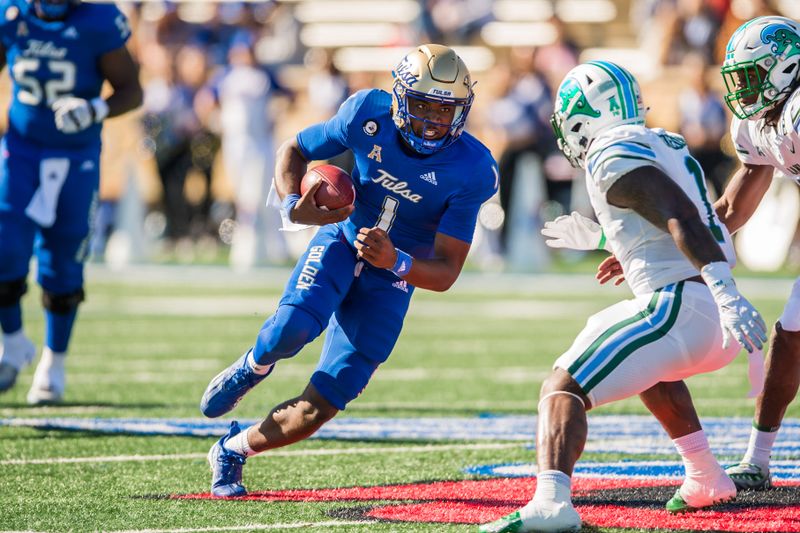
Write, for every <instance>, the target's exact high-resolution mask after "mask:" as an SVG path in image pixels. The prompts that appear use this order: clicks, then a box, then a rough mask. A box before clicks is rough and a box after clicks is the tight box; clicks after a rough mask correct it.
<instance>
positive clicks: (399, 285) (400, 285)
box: [392, 279, 408, 292]
mask: <svg viewBox="0 0 800 533" xmlns="http://www.w3.org/2000/svg"><path fill="white" fill-rule="evenodd" d="M392 287H394V288H395V289H400V290H401V291H403V292H408V282H407V281H406V280H404V279H401V280H400V281H395V282H394V283H392Z"/></svg>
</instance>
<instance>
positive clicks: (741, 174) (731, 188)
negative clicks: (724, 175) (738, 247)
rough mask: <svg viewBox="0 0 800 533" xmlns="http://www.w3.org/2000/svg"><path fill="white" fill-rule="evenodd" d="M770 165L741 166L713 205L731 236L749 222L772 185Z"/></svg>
mask: <svg viewBox="0 0 800 533" xmlns="http://www.w3.org/2000/svg"><path fill="white" fill-rule="evenodd" d="M774 171H775V169H774V168H773V167H771V166H770V165H749V164H746V163H745V164H743V165H742V166H741V167H740V168H739V169H738V170H737V171H736V172H735V173H734V174H733V176H732V177H731V180H730V181H729V182H728V185H727V186H726V187H725V192H723V193H722V197H720V199H719V200H717V201H716V202H715V203H714V210H715V211H716V212H717V216H718V217H719V219H720V221H721V222H722V223H723V224H725V226H726V227H727V228H728V231H729V232H730V233H731V234H733V233H735V232H737V231H739V229H740V228H741V227H742V226H744V225H745V223H747V221H748V220H750V217H751V216H753V213H754V212H755V210H756V208H757V207H758V204H759V203H760V202H761V199H762V198H763V197H764V195H765V194H766V192H767V189H769V186H770V183H772V175H773V173H774Z"/></svg>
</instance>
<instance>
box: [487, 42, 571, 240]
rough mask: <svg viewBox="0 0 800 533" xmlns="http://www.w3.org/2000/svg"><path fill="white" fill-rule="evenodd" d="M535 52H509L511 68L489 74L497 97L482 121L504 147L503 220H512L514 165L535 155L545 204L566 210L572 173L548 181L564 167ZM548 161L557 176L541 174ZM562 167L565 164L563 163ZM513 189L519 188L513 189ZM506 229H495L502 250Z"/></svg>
mask: <svg viewBox="0 0 800 533" xmlns="http://www.w3.org/2000/svg"><path fill="white" fill-rule="evenodd" d="M533 57H534V52H533V50H532V49H529V48H517V49H514V50H512V58H513V59H512V61H513V64H514V67H513V68H512V67H511V66H509V65H505V64H499V65H497V66H495V68H494V69H493V70H492V80H493V81H494V83H496V84H497V86H496V87H495V90H496V91H497V97H496V99H494V100H493V101H491V102H490V103H489V105H488V108H487V121H488V124H489V127H490V128H491V129H492V133H493V135H497V136H499V137H500V139H501V140H502V142H503V145H504V149H503V151H502V153H501V154H500V157H499V158H498V171H499V174H500V191H499V194H500V206H501V207H502V208H503V211H504V212H505V213H506V216H505V220H506V222H509V221H511V220H513V217H512V215H511V205H512V201H511V199H512V196H513V194H514V189H515V180H516V179H517V176H518V163H519V161H520V159H521V158H522V156H524V155H525V154H529V153H533V154H536V156H537V157H538V159H539V160H540V162H541V163H542V169H543V174H544V175H543V177H544V178H545V184H544V185H545V187H544V188H545V189H546V191H547V196H548V198H549V199H552V200H555V201H557V202H558V203H559V204H561V205H562V206H563V209H564V210H567V209H568V208H569V204H570V190H571V187H572V185H571V182H570V181H569V180H571V178H572V172H571V168H570V167H569V164H568V163H567V165H566V167H567V169H569V170H568V171H567V173H566V179H567V181H563V180H558V179H551V178H561V177H562V175H563V174H562V173H560V172H558V170H559V169H563V165H558V163H556V162H555V161H556V159H558V160H559V161H560V160H563V157H561V154H560V153H559V152H558V149H557V147H556V143H555V138H554V135H553V132H552V129H551V128H550V115H551V114H552V112H553V99H552V95H551V93H550V89H549V87H548V84H547V82H546V80H545V78H544V76H543V75H542V74H541V73H540V72H539V71H538V70H536V68H535V66H534V63H533ZM551 158H552V159H553V161H554V162H553V163H551V165H550V166H551V167H552V168H553V169H555V170H556V172H557V174H555V175H553V176H549V175H548V174H547V171H546V170H545V168H546V166H547V163H546V162H547V161H549V160H550V159H551ZM564 162H566V160H564ZM517 185H518V184H517ZM508 226H509V224H507V223H506V224H503V226H502V228H501V230H500V247H501V251H505V250H506V246H507V244H508V242H507V239H508V233H509V232H508Z"/></svg>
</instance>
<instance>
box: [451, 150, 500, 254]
mask: <svg viewBox="0 0 800 533" xmlns="http://www.w3.org/2000/svg"><path fill="white" fill-rule="evenodd" d="M498 181H499V174H498V172H497V164H496V163H495V162H494V161H493V160H491V161H490V162H489V163H488V164H486V165H481V171H480V172H479V173H478V175H477V179H476V180H474V181H473V182H472V183H470V184H469V185H468V186H465V187H463V188H462V189H461V190H459V191H458V193H456V194H455V195H453V196H452V197H451V198H450V201H449V202H448V204H447V209H446V210H445V212H444V215H442V219H441V221H439V228H438V230H437V231H438V232H439V233H444V234H445V235H449V236H450V237H454V238H456V239H459V240H462V241H464V242H468V243H471V242H472V236H473V235H474V233H475V225H476V223H477V221H478V212H479V211H480V208H481V206H482V205H483V203H484V202H485V201H486V200H488V199H489V198H491V197H492V196H494V194H495V193H496V192H497V184H498Z"/></svg>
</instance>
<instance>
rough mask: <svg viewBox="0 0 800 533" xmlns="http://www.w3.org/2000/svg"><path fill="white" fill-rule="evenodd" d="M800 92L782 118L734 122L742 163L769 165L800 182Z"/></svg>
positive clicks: (796, 94)
mask: <svg viewBox="0 0 800 533" xmlns="http://www.w3.org/2000/svg"><path fill="white" fill-rule="evenodd" d="M798 129H800V89H798V90H796V91H795V92H794V93H793V94H792V95H791V96H790V97H789V99H788V100H787V101H786V104H785V105H784V107H783V111H782V112H781V116H780V119H779V120H778V122H777V124H775V125H768V124H766V123H765V121H764V119H763V118H761V119H758V120H740V119H738V118H735V117H734V119H733V120H732V121H731V138H732V139H733V142H734V144H735V146H736V154H737V155H738V156H739V160H740V161H741V162H742V163H748V164H753V165H769V166H771V167H775V169H777V170H779V171H780V172H783V173H784V174H786V176H791V177H793V178H794V180H795V181H796V182H798V183H800V134H798V133H797V132H798Z"/></svg>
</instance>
